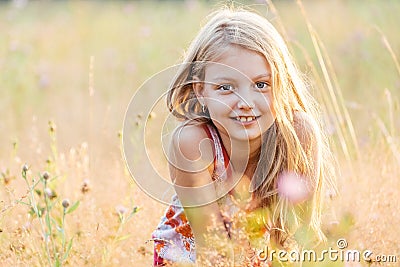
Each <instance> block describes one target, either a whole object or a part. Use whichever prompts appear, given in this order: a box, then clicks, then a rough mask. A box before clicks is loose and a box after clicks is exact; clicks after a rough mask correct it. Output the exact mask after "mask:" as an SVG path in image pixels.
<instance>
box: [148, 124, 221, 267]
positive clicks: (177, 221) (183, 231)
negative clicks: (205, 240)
mask: <svg viewBox="0 0 400 267" xmlns="http://www.w3.org/2000/svg"><path fill="white" fill-rule="evenodd" d="M204 130H205V132H206V133H207V136H208V138H209V139H211V141H212V143H213V152H214V171H213V175H212V178H213V180H216V179H219V180H225V179H227V177H228V176H229V167H228V166H229V157H228V153H227V152H226V150H225V148H224V146H223V144H222V141H221V138H220V136H219V134H218V131H217V129H216V128H215V126H214V125H212V124H205V125H204ZM152 240H153V241H154V266H164V265H165V264H166V263H168V262H170V263H173V262H182V263H183V262H187V263H194V262H195V261H196V252H195V242H194V236H193V232H192V229H191V227H190V224H189V222H188V220H187V218H186V215H185V213H184V210H183V207H182V204H181V203H180V201H179V198H178V196H177V195H176V194H175V195H174V196H173V197H172V203H171V205H170V206H169V207H168V208H167V210H166V211H165V213H164V215H163V216H162V217H161V221H160V223H159V224H158V226H157V228H156V230H155V231H154V232H153V233H152Z"/></svg>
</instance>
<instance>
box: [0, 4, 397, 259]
mask: <svg viewBox="0 0 400 267" xmlns="http://www.w3.org/2000/svg"><path fill="white" fill-rule="evenodd" d="M254 2H256V1H254ZM257 2H258V4H253V5H252V8H254V9H257V10H258V11H259V12H260V13H262V14H264V15H266V16H267V17H268V18H269V19H270V20H271V21H272V22H273V23H274V24H275V25H276V26H277V27H278V29H279V31H280V32H281V33H282V34H283V35H284V36H285V39H286V40H287V41H288V42H289V44H290V49H291V50H292V52H293V54H294V55H295V57H296V59H297V60H298V62H299V66H300V68H302V69H303V70H304V72H306V73H308V74H310V76H312V78H311V80H312V81H313V82H314V83H315V84H314V88H315V89H314V91H313V92H312V93H313V94H314V95H315V96H316V97H317V99H318V101H319V102H320V103H321V104H322V107H323V110H324V115H325V116H326V118H325V119H326V127H327V130H328V131H329V133H330V139H331V140H332V148H333V151H334V153H335V157H336V160H337V161H338V163H339V167H340V169H339V176H338V184H339V189H340V196H339V197H337V198H333V199H332V200H330V207H331V208H330V210H328V211H327V214H326V216H325V217H326V218H325V221H326V222H325V224H324V229H325V231H326V233H327V234H328V237H329V240H330V241H329V242H334V241H335V239H337V238H339V237H345V238H346V239H347V240H348V243H349V247H351V248H359V249H371V250H373V251H374V252H376V253H386V254H390V253H398V252H399V251H400V245H399V242H398V240H399V239H400V232H399V230H398V228H397V225H398V223H400V213H399V211H398V209H397V206H396V203H397V201H398V200H399V198H398V195H399V193H400V192H399V190H400V182H399V179H398V177H399V175H400V167H399V166H400V159H399V150H400V148H399V144H400V142H399V128H400V121H399V120H398V119H396V114H397V113H398V111H399V97H400V67H399V60H398V57H399V47H400V37H399V36H398V34H397V32H398V29H397V25H398V13H399V12H400V4H399V3H397V2H396V1H382V2H377V1H370V2H365V1H349V2H342V1H329V2H327V1H320V2H317V1H303V2H301V1H273V2H270V1H268V7H266V6H265V5H264V3H262V4H260V2H261V1H257ZM246 3H253V1H246ZM215 5H220V4H219V3H217V2H216V1H209V2H197V1H184V2H177V1H171V2H164V1H157V2H147V1H146V2H144V1H143V2H125V1H121V2H119V1H118V2H74V1H71V2H40V1H37V2H36V1H34V2H28V4H27V5H26V6H19V7H16V6H14V5H13V4H12V3H11V2H10V3H8V2H7V3H1V4H0V31H1V32H2V33H3V36H4V38H1V39H0V73H1V75H0V131H1V138H0V145H1V147H2V149H1V150H0V171H1V185H0V249H1V251H2V253H1V255H0V262H2V263H4V264H6V265H8V266H28V265H29V266H37V265H48V264H49V261H50V265H54V263H55V262H57V257H59V256H60V255H61V254H55V253H52V252H57V251H59V252H61V253H62V252H64V255H65V252H66V247H68V242H65V243H64V246H63V242H62V240H63V238H62V236H61V235H58V236H57V233H61V232H58V230H57V229H58V228H59V226H60V225H64V223H65V225H66V226H67V227H66V228H65V232H63V233H65V237H66V239H65V240H66V241H67V240H70V238H72V237H74V239H73V242H72V243H71V248H70V249H69V251H68V256H67V257H65V258H64V257H61V256H60V257H59V258H58V259H62V261H61V263H62V264H64V265H72V266H82V265H89V266H115V265H122V266H128V265H134V266H148V265H149V263H150V262H151V260H152V245H151V244H150V243H146V240H148V239H149V238H150V233H151V231H152V229H153V227H155V225H156V224H157V223H158V220H159V217H160V216H161V214H162V212H163V209H164V208H165V207H164V206H163V205H162V204H160V203H158V202H156V201H155V200H153V199H151V198H149V197H148V196H147V195H145V194H144V193H143V192H141V191H140V190H139V189H138V188H137V186H136V185H135V184H134V183H133V182H132V180H131V178H130V177H129V175H128V172H127V171H126V169H125V166H124V162H123V161H122V158H121V154H120V138H119V136H118V134H119V132H120V130H121V127H122V120H123V116H124V112H125V107H126V106H127V105H128V102H129V99H130V97H131V96H132V94H133V93H134V92H135V90H136V88H138V87H139V85H140V84H141V83H142V82H143V81H144V80H145V79H146V78H147V77H149V76H150V75H152V74H154V73H156V72H158V71H159V70H161V69H163V68H165V67H168V66H170V65H173V64H175V63H177V62H179V58H180V56H181V54H182V50H183V48H184V47H186V46H187V45H188V43H189V41H190V40H191V39H192V38H193V37H194V35H195V34H196V32H197V31H198V29H199V24H200V23H201V22H202V21H203V19H204V17H205V16H206V15H207V14H208V13H209V11H210V10H211V9H213V6H215ZM332 14H334V16H333V15H332ZM165 21H169V22H171V25H173V26H171V27H167V26H166V25H165ZM49 121H50V124H49ZM155 138H158V137H155ZM137 157H138V158H139V157H141V155H137ZM24 163H28V164H29V170H28V172H27V175H28V177H30V178H31V177H36V176H37V175H36V173H39V176H38V177H39V178H38V179H39V180H36V182H37V181H44V180H41V179H42V178H43V175H41V174H42V172H43V171H44V170H46V171H48V173H50V174H51V175H52V177H58V178H57V179H55V180H54V181H53V180H52V181H51V184H50V185H51V189H52V190H53V191H54V192H56V193H57V195H58V196H59V199H58V200H57V201H56V204H54V210H53V213H51V211H50V210H49V211H50V212H48V211H47V213H46V214H48V215H49V216H50V215H51V216H53V217H52V218H55V219H54V221H55V222H52V220H51V218H50V217H49V219H48V220H49V221H50V228H52V229H56V230H54V231H53V230H52V234H55V235H54V236H53V237H54V239H53V241H54V248H55V249H53V245H50V247H49V248H48V249H46V248H45V245H46V244H47V243H44V242H45V241H44V240H45V239H43V233H44V234H45V236H46V235H47V234H48V233H49V232H48V231H46V229H47V228H48V225H47V222H46V218H45V217H40V218H42V219H43V220H44V221H43V222H44V224H43V226H41V225H40V221H39V216H38V214H39V213H38V212H39V209H36V210H35V209H34V210H33V211H34V214H36V215H35V216H36V217H34V216H33V214H30V213H29V211H30V209H29V208H27V206H26V205H24V204H21V203H22V202H26V203H29V201H28V199H29V198H31V199H33V198H32V195H30V194H31V193H30V192H33V193H34V196H33V197H34V200H39V196H38V195H37V194H38V193H35V191H34V190H33V191H32V190H31V191H29V190H28V191H27V186H26V185H25V181H24V179H23V178H22V177H21V175H20V173H21V167H22V166H23V165H24ZM29 188H31V187H29ZM40 189H41V190H42V188H40ZM35 194H36V195H35ZM331 197H332V196H331ZM63 198H69V199H71V200H76V201H79V203H80V204H79V207H78V208H77V209H76V210H75V211H74V212H72V213H70V214H68V215H67V216H66V217H65V222H64V223H62V222H61V221H60V222H58V220H59V219H60V218H62V214H63V208H62V205H61V200H62V199H63ZM328 198H329V196H328ZM27 201H28V202H27ZM40 201H42V202H41V203H42V204H43V205H44V206H45V205H46V203H47V204H50V205H53V204H51V203H50V202H46V200H45V199H44V198H43V195H42V198H40ZM43 201H44V202H43ZM52 201H53V200H52ZM54 201H55V200H54ZM36 206H37V205H36ZM48 207H50V206H48ZM355 207H357V208H355ZM137 211H138V212H137ZM40 215H42V214H40ZM43 216H45V214H43ZM128 218H129V220H128ZM391 222H392V223H391ZM393 222H394V223H393ZM46 225H47V226H46ZM56 226H58V228H57V227H56ZM43 229H44V231H43ZM59 241H60V242H61V243H57V242H59ZM59 244H61V246H59ZM331 244H333V243H331ZM46 251H48V252H46ZM398 260H400V259H398ZM327 266H329V265H327ZM339 266H340V265H339ZM393 266H395V265H393Z"/></svg>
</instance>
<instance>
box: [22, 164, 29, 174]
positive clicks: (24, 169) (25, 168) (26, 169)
mask: <svg viewBox="0 0 400 267" xmlns="http://www.w3.org/2000/svg"><path fill="white" fill-rule="evenodd" d="M28 170H29V167H28V165H27V164H24V166H22V171H23V172H27V171H28Z"/></svg>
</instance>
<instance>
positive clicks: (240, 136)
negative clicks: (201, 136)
mask: <svg viewBox="0 0 400 267" xmlns="http://www.w3.org/2000/svg"><path fill="white" fill-rule="evenodd" d="M271 76H272V74H271V68H270V66H269V64H268V62H267V60H266V59H265V57H264V56H263V55H261V54H259V53H257V52H254V51H252V50H248V49H245V48H242V47H240V46H236V45H235V46H230V47H229V48H228V49H226V51H225V52H224V53H223V54H222V56H221V57H220V58H219V59H218V60H215V61H213V62H210V63H209V64H207V66H206V68H205V77H204V83H203V84H202V88H201V89H200V90H199V91H198V95H200V96H202V97H200V101H202V103H204V104H205V105H206V107H207V108H208V111H209V113H210V117H211V120H212V121H213V122H214V124H215V125H216V127H217V128H218V131H219V132H220V134H221V135H228V136H229V138H230V139H235V140H237V141H251V140H253V139H257V138H259V137H260V136H261V135H262V134H263V133H264V132H266V131H267V130H268V128H269V127H270V126H271V125H272V123H273V122H274V120H275V112H274V109H273V105H272V104H273V94H272V88H271V79H272V78H271Z"/></svg>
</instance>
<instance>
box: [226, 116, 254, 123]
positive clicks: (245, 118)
mask: <svg viewBox="0 0 400 267" xmlns="http://www.w3.org/2000/svg"><path fill="white" fill-rule="evenodd" d="M259 117H260V116H236V117H233V118H232V119H234V120H236V121H239V122H241V123H248V122H253V121H255V120H257V119H258V118H259Z"/></svg>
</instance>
